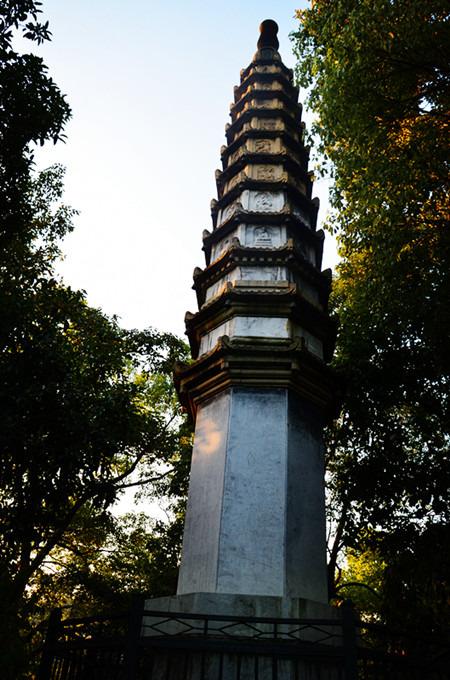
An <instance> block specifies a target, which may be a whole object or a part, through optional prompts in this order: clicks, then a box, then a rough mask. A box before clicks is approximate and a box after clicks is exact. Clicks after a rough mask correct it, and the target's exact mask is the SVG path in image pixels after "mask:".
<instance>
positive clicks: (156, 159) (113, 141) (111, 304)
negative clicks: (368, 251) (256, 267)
mask: <svg viewBox="0 0 450 680" xmlns="http://www.w3.org/2000/svg"><path fill="white" fill-rule="evenodd" d="M306 4H307V3H306V2H304V1H302V2H296V1H295V0H292V1H286V0H276V2H275V1H274V0H273V1H272V2H268V1H267V0H246V1H245V2H243V1H242V2H238V1H237V0H225V1H223V0H221V1H220V2H218V1H217V0H211V1H210V2H206V1H205V2H200V1H199V0H194V1H192V0H190V1H189V2H186V1H184V2H181V1H180V0H175V1H172V2H167V1H166V2H164V1H163V0H146V1H145V0H128V1H124V0H89V1H88V0H44V2H43V10H44V17H45V18H46V19H48V20H49V22H50V29H51V31H52V33H53V40H52V42H51V43H48V44H47V45H45V46H44V47H43V48H42V49H40V50H39V53H40V54H42V56H43V57H44V60H45V62H46V64H47V65H48V67H49V72H50V74H51V76H52V77H53V78H54V80H55V81H56V82H57V84H58V85H59V87H60V89H61V90H62V91H63V92H64V93H65V94H66V95H67V99H68V101H69V103H70V105H71V107H72V112H73V117H72V120H71V122H70V123H69V125H68V126H67V128H66V134H67V143H66V144H58V145H56V146H55V147H53V146H49V147H48V148H47V147H44V150H43V151H42V152H39V156H38V162H39V165H40V166H41V167H45V166H46V165H49V164H50V163H52V162H60V163H62V164H63V165H65V166H66V167H67V175H66V194H65V200H66V202H67V203H69V204H70V205H72V206H73V207H74V208H77V209H78V210H79V211H80V215H79V216H78V217H77V218H76V226H75V231H74V233H73V234H71V235H70V236H69V237H67V239H66V241H65V243H64V246H63V249H64V252H65V255H66V257H65V261H64V262H63V263H62V265H61V272H62V273H63V276H64V278H65V280H66V281H67V282H68V283H69V284H71V285H72V286H74V287H76V288H82V289H84V290H86V291H87V294H88V300H89V302H90V304H92V305H95V306H98V307H101V308H102V309H103V310H104V311H105V312H106V313H108V314H117V315H118V316H119V317H120V319H121V322H122V323H123V325H125V326H127V327H140V328H144V327H146V326H154V327H156V328H158V329H160V330H170V331H173V332H175V333H178V334H180V335H181V334H182V333H183V332H184V323H183V319H184V313H185V311H186V310H188V309H189V310H190V311H196V303H195V296H194V293H193V291H192V290H191V285H192V271H193V269H194V267H195V266H196V265H198V266H201V267H203V266H204V259H203V253H202V251H201V245H202V244H201V233H202V231H203V229H205V228H207V229H208V228H211V219H210V209H209V204H210V200H211V198H213V197H215V196H216V190H215V182H214V170H215V168H217V167H220V153H219V150H220V146H221V145H222V144H224V143H225V138H224V126H225V123H227V122H228V120H229V116H228V113H229V104H230V102H231V101H232V97H233V86H234V85H236V84H238V82H239V71H240V69H241V68H244V67H246V66H247V65H248V63H249V62H250V61H251V57H252V54H253V53H254V51H255V47H256V41H257V38H258V26H259V23H260V22H261V21H262V20H263V19H267V18H271V19H275V21H277V23H278V25H279V27H280V32H279V39H280V53H281V56H282V58H283V61H284V62H285V64H286V65H287V66H290V67H292V66H293V65H294V57H293V55H292V51H291V43H290V40H289V37H288V35H289V33H290V32H291V31H292V30H294V29H295V28H296V21H295V19H294V12H295V9H297V8H299V7H302V6H303V7H304V6H305V5H306ZM306 122H308V118H306ZM325 184H326V183H324V182H318V183H316V190H315V194H316V195H318V196H319V197H320V198H321V204H322V208H321V211H320V217H321V218H322V219H323V218H324V217H325V212H326V193H327V191H326V190H327V187H326V186H325ZM327 241H328V247H327V252H326V257H325V260H324V267H327V266H331V265H332V264H333V262H334V261H335V253H334V246H333V244H332V243H331V241H332V239H331V237H330V236H327Z"/></svg>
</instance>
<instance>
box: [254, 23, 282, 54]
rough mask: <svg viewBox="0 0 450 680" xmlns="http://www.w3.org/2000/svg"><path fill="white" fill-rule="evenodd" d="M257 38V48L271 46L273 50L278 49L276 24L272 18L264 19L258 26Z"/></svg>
mask: <svg viewBox="0 0 450 680" xmlns="http://www.w3.org/2000/svg"><path fill="white" fill-rule="evenodd" d="M259 32H260V34H261V35H260V36H259V40H258V49H260V50H262V49H264V48H265V47H271V48H272V49H274V50H278V48H279V46H280V43H279V42H278V38H277V33H278V24H277V22H276V21H273V20H272V19H265V20H264V21H263V22H262V23H261V24H260V26H259Z"/></svg>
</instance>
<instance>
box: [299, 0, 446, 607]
mask: <svg viewBox="0 0 450 680" xmlns="http://www.w3.org/2000/svg"><path fill="white" fill-rule="evenodd" d="M299 19H300V27H299V30H298V32H297V33H296V34H295V36H294V40H295V45H296V49H297V56H298V58H299V63H298V66H297V74H298V77H299V80H300V82H301V83H302V84H303V85H305V86H308V87H310V104H311V106H312V107H313V109H314V110H315V112H316V114H317V119H316V123H315V128H314V132H315V133H316V135H317V136H318V137H319V140H320V141H319V150H320V151H321V152H322V154H324V158H325V161H324V165H323V170H324V171H326V169H327V164H328V165H331V167H332V173H333V177H334V189H333V194H332V200H333V206H334V214H333V217H332V219H331V223H330V227H331V228H333V229H334V230H335V232H336V233H337V235H338V238H339V243H340V254H341V256H342V261H341V263H340V265H339V266H338V276H337V279H336V281H335V284H334V305H335V309H336V311H337V313H338V315H339V318H340V330H339V336H338V343H337V352H336V357H335V369H336V372H337V374H338V376H339V378H340V380H341V384H342V385H343V392H344V394H343V410H342V413H341V416H340V418H339V420H338V421H337V422H336V423H335V424H334V426H333V428H331V430H330V433H329V451H330V454H329V470H330V473H331V475H330V478H331V491H332V495H333V499H334V507H335V508H340V509H341V510H340V512H342V513H343V515H344V516H345V528H344V531H343V534H342V537H343V542H344V544H346V545H347V546H353V547H354V548H355V549H358V550H359V551H363V552H364V551H366V550H368V549H376V551H377V554H378V555H379V556H380V559H383V560H385V561H386V563H388V564H389V569H391V570H395V569H398V580H397V585H398V586H399V587H403V585H401V584H402V583H403V584H404V587H405V588H406V585H405V584H406V582H405V581H402V577H401V574H402V573H403V574H404V573H405V572H404V564H405V563H404V562H402V560H401V559H400V553H398V555H397V552H396V551H395V549H394V547H393V546H395V545H397V546H400V545H401V546H407V545H409V546H411V549H415V548H417V551H418V553H417V559H422V558H424V559H425V553H424V552H423V551H422V550H421V548H420V545H421V540H422V538H423V540H424V541H425V540H426V537H430V536H433V535H434V533H433V532H439V531H440V529H442V531H444V527H445V526H446V525H447V523H448V520H449V507H448V497H449V489H450V466H449V442H450V400H449V395H450V391H449V384H450V361H449V353H448V337H449V334H450V305H449V300H450V266H449V264H450V229H449V215H450V201H449V192H448V189H449V183H448V169H449V166H448V158H449V150H450V149H449V146H450V135H449V111H450V69H449V66H448V65H449V63H450V12H449V8H448V4H447V3H444V2H443V1H442V0H431V1H430V2H427V3H423V2H420V1H419V0H398V1H396V2H391V1H390V0H375V1H372V0H371V1H370V2H369V1H368V0H362V1H361V2H358V3H354V2H351V1H350V0H336V1H335V2H329V1H328V0H317V1H316V2H315V3H313V5H312V7H311V8H310V9H308V10H305V11H304V12H299ZM370 537H372V538H370ZM375 537H376V538H375ZM371 541H374V544H373V545H372V544H371ZM443 546H445V550H446V551H447V553H446V554H447V555H448V551H449V544H448V542H446V541H444V542H443ZM402 565H403V566H402ZM422 567H423V569H424V570H426V569H427V566H426V563H424V564H423V565H421V567H420V568H419V570H418V571H420V569H422ZM385 573H386V574H387V573H390V574H391V576H392V580H391V582H392V583H393V582H395V578H394V576H393V575H392V573H393V572H388V571H386V572H385ZM430 573H431V572H430ZM383 583H385V586H383V587H386V588H387V585H386V584H387V581H383ZM417 587H418V588H420V587H421V586H420V584H418V585H417ZM430 596H431V595H430ZM396 601H397V602H399V599H398V598H397V600H396ZM409 601H411V600H409ZM402 602H403V605H404V606H405V607H406V606H407V602H408V598H405V599H404V600H402ZM384 611H385V613H386V612H387V611H388V610H387V609H385V610H384ZM389 611H390V612H391V614H392V611H393V610H392V609H391V610H389ZM416 613H417V610H416Z"/></svg>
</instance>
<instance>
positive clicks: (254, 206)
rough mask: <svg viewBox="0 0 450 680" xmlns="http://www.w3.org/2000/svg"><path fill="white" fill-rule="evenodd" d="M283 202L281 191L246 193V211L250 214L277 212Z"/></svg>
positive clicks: (281, 207)
mask: <svg viewBox="0 0 450 680" xmlns="http://www.w3.org/2000/svg"><path fill="white" fill-rule="evenodd" d="M245 193H247V192H245ZM284 202H285V198H284V192H283V191H249V192H248V210H251V211H252V212H279V211H280V210H282V209H283V206H284Z"/></svg>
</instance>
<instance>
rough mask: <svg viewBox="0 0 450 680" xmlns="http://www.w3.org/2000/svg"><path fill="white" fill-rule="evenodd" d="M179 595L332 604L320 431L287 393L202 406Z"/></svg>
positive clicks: (231, 396) (266, 392) (252, 393)
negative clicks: (292, 599)
mask: <svg viewBox="0 0 450 680" xmlns="http://www.w3.org/2000/svg"><path fill="white" fill-rule="evenodd" d="M197 422H198V425H197V428H196V435H195V443H194V454H193V459H192V469H191V483H190V489H189V501H188V508H187V515H186V526H185V535H184V548H183V556H182V565H181V569H180V580H179V586H178V593H179V594H184V593H195V592H206V591H209V592H213V593H230V594H231V593H233V594H239V593H241V594H244V595H272V596H278V597H297V598H299V597H301V598H306V599H311V600H316V601H318V602H326V601H327V587H326V563H325V510H324V490H323V489H324V483H323V451H322V442H321V435H320V423H319V422H318V421H317V418H316V416H315V414H314V412H313V411H312V409H311V408H308V407H307V406H306V405H305V404H302V403H301V402H300V400H299V399H298V398H296V397H295V396H294V395H291V394H290V393H289V391H288V390H286V389H280V390H270V389H259V390H258V389H246V388H232V389H230V390H228V391H226V392H224V393H222V394H221V395H219V396H218V397H216V398H215V399H213V400H211V401H209V402H207V403H205V404H204V405H202V406H201V407H200V408H199V411H198V415H197Z"/></svg>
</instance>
